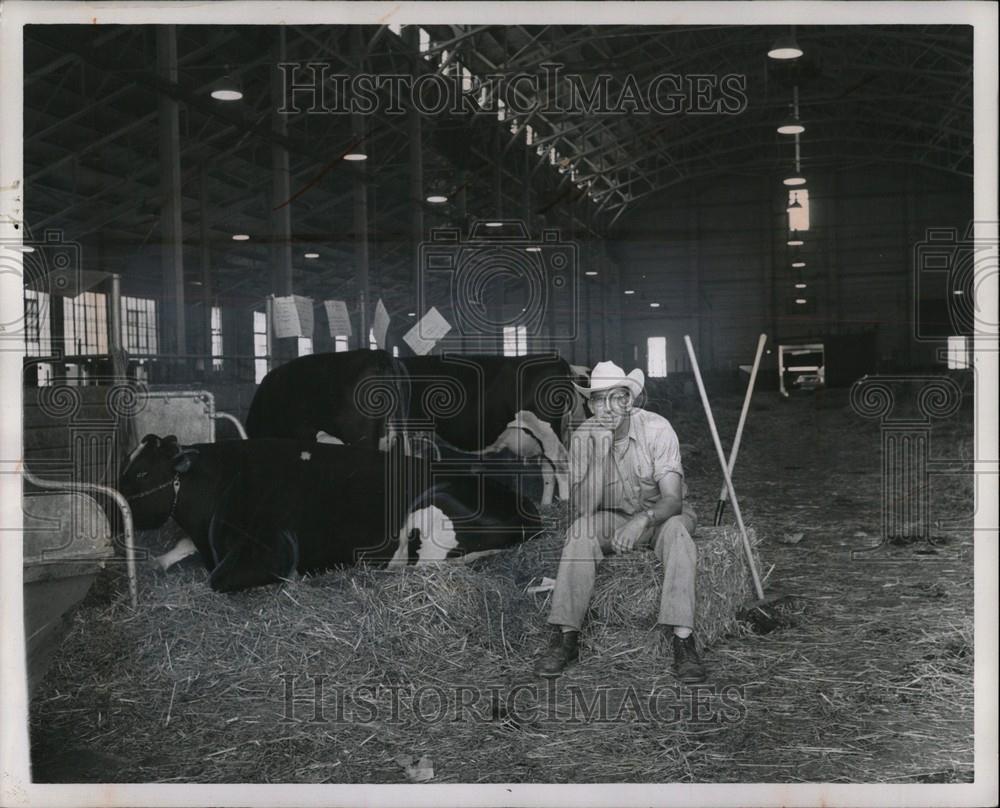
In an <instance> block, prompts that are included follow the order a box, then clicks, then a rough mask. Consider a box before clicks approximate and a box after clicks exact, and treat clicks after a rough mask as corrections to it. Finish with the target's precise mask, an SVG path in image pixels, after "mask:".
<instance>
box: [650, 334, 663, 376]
mask: <svg viewBox="0 0 1000 808" xmlns="http://www.w3.org/2000/svg"><path fill="white" fill-rule="evenodd" d="M646 372H647V373H648V374H649V378H651V379H662V378H663V377H665V376H666V375H667V338H666V337H650V338H649V339H647V340H646Z"/></svg>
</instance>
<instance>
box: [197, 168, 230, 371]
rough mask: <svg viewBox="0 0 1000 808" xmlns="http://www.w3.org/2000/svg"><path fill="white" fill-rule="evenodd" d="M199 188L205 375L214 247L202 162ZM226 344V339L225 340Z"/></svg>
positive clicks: (208, 366) (209, 358) (208, 363)
mask: <svg viewBox="0 0 1000 808" xmlns="http://www.w3.org/2000/svg"><path fill="white" fill-rule="evenodd" d="M198 179H199V188H198V208H199V211H198V213H199V216H198V218H199V224H198V240H199V242H200V259H201V306H202V313H201V315H202V316H201V321H202V340H201V350H200V351H199V353H201V354H203V355H204V362H205V375H206V376H208V375H209V374H210V372H211V370H212V248H211V246H210V245H209V243H208V215H209V214H208V212H209V207H208V171H207V169H206V168H205V164H204V163H202V164H201V170H200V171H199V178H198ZM223 345H225V341H223Z"/></svg>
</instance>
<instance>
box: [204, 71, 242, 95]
mask: <svg viewBox="0 0 1000 808" xmlns="http://www.w3.org/2000/svg"><path fill="white" fill-rule="evenodd" d="M209 95H211V96H212V98H214V99H215V100H216V101H239V100H240V99H241V98H242V97H243V91H242V90H240V85H239V83H238V82H237V81H236V79H234V78H233V75H232V73H230V72H229V65H226V75H224V76H223V77H222V78H221V79H219V80H218V81H216V82H214V83H213V84H212V89H211V90H210V91H209Z"/></svg>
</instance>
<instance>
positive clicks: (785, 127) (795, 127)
mask: <svg viewBox="0 0 1000 808" xmlns="http://www.w3.org/2000/svg"><path fill="white" fill-rule="evenodd" d="M805 131H806V128H805V127H804V126H803V125H802V124H801V123H800V122H799V121H796V120H795V119H794V118H793V119H790V120H787V121H784V122H783V123H782V124H781V125H780V126H779V127H778V134H780V135H801V134H802V133H803V132H805Z"/></svg>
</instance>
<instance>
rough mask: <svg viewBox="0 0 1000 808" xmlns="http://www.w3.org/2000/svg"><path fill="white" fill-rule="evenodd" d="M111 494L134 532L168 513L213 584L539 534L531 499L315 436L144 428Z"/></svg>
mask: <svg viewBox="0 0 1000 808" xmlns="http://www.w3.org/2000/svg"><path fill="white" fill-rule="evenodd" d="M119 490H120V491H121V493H122V494H123V495H124V496H125V498H126V499H127V500H128V502H129V504H130V506H131V508H132V515H133V518H134V520H135V525H136V527H137V528H140V529H149V528H155V527H159V526H160V525H162V524H164V523H165V522H166V521H167V520H168V519H170V518H171V517H172V518H173V519H174V520H175V521H176V522H177V523H178V524H179V525H180V526H181V528H183V529H184V531H185V532H186V533H187V535H188V537H189V538H188V539H187V540H184V541H188V542H189V544H190V548H189V549H194V550H197V552H198V553H199V554H200V555H201V558H202V561H203V562H204V564H205V566H206V568H207V569H208V571H209V583H210V585H211V587H212V588H213V589H215V590H217V591H220V592H226V591H236V590H241V589H247V588H250V587H254V586H261V585H264V584H268V583H272V582H274V581H277V580H281V579H285V578H288V577H291V576H294V575H295V574H296V573H303V574H304V573H309V572H319V571H323V570H327V569H334V568H338V567H344V566H351V565H354V564H357V563H361V562H367V563H370V564H374V565H379V566H381V565H387V564H388V563H389V562H390V561H392V565H393V566H398V565H405V564H408V563H417V564H420V563H428V562H432V561H443V560H448V559H455V558H460V557H464V559H465V560H468V559H470V558H474V557H476V556H478V555H481V554H484V553H490V552H494V551H496V550H498V549H500V548H503V547H509V546H512V545H515V544H518V543H520V542H522V541H524V540H525V539H526V538H529V537H531V536H533V535H535V534H536V533H538V532H539V531H540V530H541V523H540V520H539V518H538V514H537V511H535V509H534V506H533V505H532V504H531V503H530V502H529V501H527V500H519V498H518V497H516V496H515V494H514V493H513V492H511V491H509V490H508V489H506V488H504V487H503V486H501V485H498V484H497V483H496V482H495V481H493V480H490V479H485V478H483V477H482V476H480V475H470V474H462V473H459V472H458V471H456V470H455V469H454V468H450V469H448V470H447V471H445V472H442V473H439V474H436V473H435V472H434V469H433V467H431V465H430V464H429V463H428V462H427V461H424V460H422V459H419V458H408V457H404V456H402V455H401V454H399V453H396V452H393V453H382V452H374V451H371V450H368V449H362V448H358V447H353V446H331V445H324V444H317V443H315V442H313V441H290V440H246V441H226V442H222V443H203V444H194V445H191V446H182V445H180V444H178V442H177V439H176V438H174V437H173V436H169V437H166V438H160V437H157V436H156V435H147V436H146V437H144V438H143V439H142V441H141V443H140V444H139V446H138V447H137V448H136V449H135V451H133V452H132V454H131V455H130V457H129V459H128V462H127V465H126V468H125V471H124V472H123V474H122V477H121V480H120V483H119ZM184 541H182V542H180V543H179V545H178V547H177V548H175V550H174V551H172V554H173V555H176V556H179V557H183V555H184V553H183V549H182V548H181V545H183V544H184Z"/></svg>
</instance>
